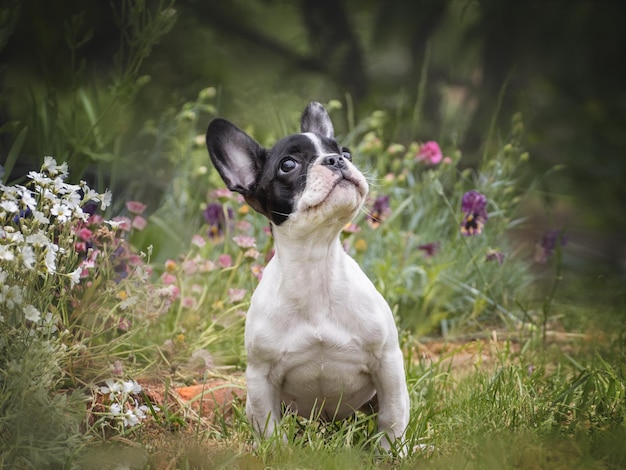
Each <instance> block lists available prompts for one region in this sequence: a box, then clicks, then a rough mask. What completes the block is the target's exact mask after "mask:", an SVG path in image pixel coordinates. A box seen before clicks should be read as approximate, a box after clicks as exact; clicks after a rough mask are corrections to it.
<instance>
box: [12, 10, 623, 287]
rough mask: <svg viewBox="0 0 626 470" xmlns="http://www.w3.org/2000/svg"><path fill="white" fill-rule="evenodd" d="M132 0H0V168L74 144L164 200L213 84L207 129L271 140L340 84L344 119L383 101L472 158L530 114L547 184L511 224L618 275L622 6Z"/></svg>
mask: <svg viewBox="0 0 626 470" xmlns="http://www.w3.org/2000/svg"><path fill="white" fill-rule="evenodd" d="M138 3H139V4H141V3H142V2H130V1H119V0H116V1H113V2H107V1H94V2H83V1H78V0H67V1H64V2H50V1H47V0H28V1H17V0H4V1H3V2H2V8H1V15H0V22H1V24H0V41H1V42H0V99H1V105H0V130H1V132H2V133H1V135H0V163H1V164H3V165H5V164H6V163H7V160H8V158H9V157H10V155H11V151H12V149H17V148H18V146H17V144H19V158H17V160H16V161H15V164H14V165H11V167H12V168H11V174H10V175H8V176H7V175H5V181H11V180H18V179H19V178H20V177H21V176H23V175H24V174H25V173H26V172H27V171H28V170H29V169H32V168H36V167H38V166H39V163H40V161H41V158H42V156H43V155H49V154H52V155H55V157H56V158H57V159H59V160H63V159H64V156H67V158H68V159H70V160H71V165H70V168H71V169H73V170H74V171H76V172H78V174H79V176H80V177H85V178H89V179H92V180H93V182H94V184H96V185H97V186H99V187H100V188H103V187H111V188H112V189H113V191H114V193H115V194H116V195H121V196H124V197H126V198H131V197H132V199H141V200H144V201H147V202H148V203H149V204H150V205H151V206H152V207H153V208H154V207H158V206H159V205H160V204H161V203H162V201H161V198H162V197H164V194H166V193H167V188H168V185H169V184H170V183H171V181H170V180H171V178H170V176H171V174H172V172H173V171H174V170H173V168H175V166H176V165H177V162H176V159H175V158H174V157H172V155H171V153H172V148H171V146H169V147H168V146H166V145H165V144H164V142H165V140H166V139H165V137H166V136H167V133H168V129H170V127H168V123H169V122H171V121H173V120H175V119H178V118H180V113H179V111H180V110H181V108H182V109H184V106H185V104H186V103H190V102H192V101H193V100H195V99H196V97H197V96H198V93H199V92H200V91H201V90H205V89H207V88H210V90H213V91H214V92H215V95H214V96H213V95H211V105H210V106H209V107H207V108H206V122H204V123H202V122H201V123H198V124H199V125H200V126H201V127H202V126H205V125H206V124H207V123H208V121H209V120H210V118H211V117H213V116H214V115H220V116H224V117H227V118H228V119H230V120H231V121H233V122H235V123H237V124H239V125H240V126H242V127H245V128H246V129H247V130H250V131H253V132H254V134H255V136H257V137H258V138H259V139H260V140H261V141H262V142H264V143H265V142H271V140H272V139H273V138H275V137H276V136H277V135H280V134H282V133H283V132H285V131H291V130H293V128H292V126H293V123H294V122H297V118H298V115H299V113H300V112H301V110H302V109H303V107H304V105H305V104H306V103H307V102H308V101H311V100H318V101H323V102H327V101H329V100H332V99H336V100H339V101H340V102H341V103H342V104H343V107H344V109H345V110H347V112H346V113H343V114H340V115H337V116H336V117H335V121H336V126H337V132H338V133H339V134H341V133H345V132H346V131H347V130H348V129H349V128H350V123H351V121H352V122H354V121H358V119H359V117H361V116H365V115H367V114H370V113H371V112H372V111H373V110H377V109H380V110H384V111H385V112H386V116H387V117H388V119H387V124H386V125H387V127H388V133H389V136H390V138H391V139H393V140H394V141H397V142H402V143H408V142H410V141H412V140H421V141H425V140H437V141H439V142H440V143H441V145H442V148H444V149H446V148H447V149H452V148H458V149H460V150H461V151H462V153H463V165H465V166H469V167H471V166H472V165H476V164H477V163H478V162H479V161H480V159H481V158H483V155H486V154H487V153H488V152H487V151H488V148H487V147H486V145H487V142H488V137H489V138H491V139H493V140H494V141H496V142H497V141H498V139H499V135H500V133H501V132H504V131H503V129H508V128H509V123H510V121H511V117H512V116H513V115H514V114H515V113H521V115H522V116H523V122H524V126H525V127H524V134H525V141H524V144H525V146H526V148H527V150H528V152H529V154H530V162H531V168H532V170H533V173H534V176H535V177H536V179H537V181H538V183H537V189H536V191H535V193H534V194H535V198H534V199H533V200H529V201H528V202H527V203H526V204H527V207H526V209H525V210H526V211H527V215H528V221H527V224H526V226H525V228H524V230H525V231H520V232H518V233H517V235H516V236H522V237H528V238H533V237H534V238H537V237H539V234H540V233H542V232H543V231H545V230H546V229H550V228H559V229H560V228H562V229H565V230H566V231H567V234H568V252H569V253H570V254H572V253H573V254H574V255H575V256H570V257H568V258H567V259H568V262H569V263H570V264H571V265H572V266H574V268H575V269H578V270H580V271H584V272H586V273H588V274H589V275H590V276H591V277H594V278H595V279H597V280H602V279H604V278H606V277H608V276H610V277H611V278H612V279H617V280H618V282H617V284H615V285H616V286H617V289H622V287H621V286H623V281H624V278H623V276H624V272H625V269H626V241H625V237H624V233H625V231H626V217H625V215H626V213H625V211H624V203H625V202H626V189H625V185H624V181H625V180H626V158H625V157H626V67H625V66H624V51H626V29H624V28H623V25H622V23H623V19H624V18H625V17H626V3H624V2H617V1H608V0H607V1H600V2H599V1H594V0H552V1H549V2H546V1H543V0H527V1H524V2H518V1H505V0H480V1H478V0H412V1H406V0H385V1H382V0H378V1H376V0H358V1H357V0H341V1H335V0H333V1H331V0H315V1H314V0H298V1H287V0H238V1H232V2H223V1H215V0H178V1H176V2H172V3H169V2H162V1H161V2H157V1H156V0H155V1H152V2H146V6H147V7H148V8H141V9H140V10H141V14H137V15H135V16H133V14H132V11H133V8H134V7H133V5H136V4H138ZM138 11H139V10H138ZM113 95H115V99H114V100H113V99H112V98H111V97H112V96H113ZM177 113H178V114H177ZM94 116H99V117H97V118H94ZM340 116H343V117H344V119H343V121H342V118H341V117H340ZM94 129H95V130H94ZM96 131H97V132H96ZM81 133H82V134H81ZM83 134H84V135H85V139H81V138H80V137H76V136H81V135H83ZM68 136H71V138H68ZM168 153H169V154H168ZM202 158H205V159H206V160H205V162H204V165H206V166H207V167H208V166H209V162H208V155H205V156H204V157H202ZM196 163H197V162H196ZM200 163H202V162H200ZM207 171H208V173H209V175H210V173H211V169H210V168H208V170H207ZM198 191H202V188H201V187H200V188H198ZM124 193H126V194H124ZM120 200H123V197H122V198H120Z"/></svg>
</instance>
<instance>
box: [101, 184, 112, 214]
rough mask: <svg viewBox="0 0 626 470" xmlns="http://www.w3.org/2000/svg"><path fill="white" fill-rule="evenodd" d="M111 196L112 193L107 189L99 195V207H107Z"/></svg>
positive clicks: (103, 208)
mask: <svg viewBox="0 0 626 470" xmlns="http://www.w3.org/2000/svg"><path fill="white" fill-rule="evenodd" d="M112 198H113V194H112V193H111V191H109V190H108V189H107V190H106V191H105V192H104V193H103V194H101V195H100V207H101V208H102V210H105V209H106V208H107V207H109V206H110V205H111V199H112Z"/></svg>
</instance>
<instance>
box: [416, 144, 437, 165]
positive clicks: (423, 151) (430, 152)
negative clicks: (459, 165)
mask: <svg viewBox="0 0 626 470" xmlns="http://www.w3.org/2000/svg"><path fill="white" fill-rule="evenodd" d="M442 158H443V154H442V153H441V148H439V144H438V143H437V142H435V141H434V140H429V141H428V142H425V143H423V144H422V145H420V149H419V151H418V152H417V161H419V162H424V163H426V164H427V165H437V164H438V163H439V162H441V160H442Z"/></svg>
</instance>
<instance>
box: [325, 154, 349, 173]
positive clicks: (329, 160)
mask: <svg viewBox="0 0 626 470" xmlns="http://www.w3.org/2000/svg"><path fill="white" fill-rule="evenodd" d="M322 165H326V166H332V167H333V168H337V169H338V170H343V169H345V168H346V162H345V160H344V158H343V157H342V156H341V155H329V156H327V157H326V158H324V160H323V161H322Z"/></svg>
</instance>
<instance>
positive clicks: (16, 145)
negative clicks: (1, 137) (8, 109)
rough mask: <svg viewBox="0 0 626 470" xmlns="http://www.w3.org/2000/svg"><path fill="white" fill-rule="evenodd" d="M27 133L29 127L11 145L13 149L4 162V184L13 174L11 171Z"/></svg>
mask: <svg viewBox="0 0 626 470" xmlns="http://www.w3.org/2000/svg"><path fill="white" fill-rule="evenodd" d="M27 133H28V127H24V128H23V129H22V130H21V131H20V133H19V134H18V135H17V137H16V138H15V140H14V141H13V144H12V145H11V150H9V154H8V155H7V159H6V162H4V176H3V177H2V183H4V184H6V182H7V180H8V179H9V175H10V174H11V171H12V170H13V167H14V166H15V162H16V161H17V157H18V156H19V154H20V152H21V150H22V146H23V145H24V139H25V138H26V134H27Z"/></svg>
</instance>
